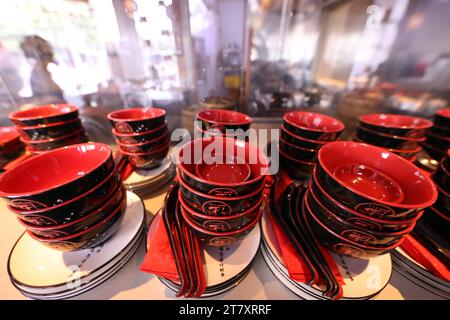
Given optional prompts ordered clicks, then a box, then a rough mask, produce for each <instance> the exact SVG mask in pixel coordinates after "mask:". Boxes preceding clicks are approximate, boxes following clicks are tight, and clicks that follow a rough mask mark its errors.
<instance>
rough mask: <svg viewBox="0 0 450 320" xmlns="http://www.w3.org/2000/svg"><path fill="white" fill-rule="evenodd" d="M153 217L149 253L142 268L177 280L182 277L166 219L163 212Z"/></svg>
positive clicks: (148, 235) (148, 242)
mask: <svg viewBox="0 0 450 320" xmlns="http://www.w3.org/2000/svg"><path fill="white" fill-rule="evenodd" d="M153 219H154V221H152V224H151V226H150V230H149V231H148V234H147V245H148V250H147V254H146V255H145V258H144V261H143V262H142V264H141V267H140V270H141V271H144V272H148V273H152V274H154V275H157V276H159V277H164V278H167V279H169V280H172V281H177V280H179V278H180V277H179V275H178V270H177V266H176V264H175V258H174V256H173V253H172V248H171V246H170V242H169V237H168V236H167V232H166V227H165V225H164V221H163V219H162V216H161V214H157V215H156V216H155V217H154V218H153Z"/></svg>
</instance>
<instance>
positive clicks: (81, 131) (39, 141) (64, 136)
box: [20, 128, 84, 144]
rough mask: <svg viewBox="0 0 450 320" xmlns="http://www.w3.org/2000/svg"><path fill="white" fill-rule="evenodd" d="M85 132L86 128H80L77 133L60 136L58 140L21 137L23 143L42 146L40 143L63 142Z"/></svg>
mask: <svg viewBox="0 0 450 320" xmlns="http://www.w3.org/2000/svg"><path fill="white" fill-rule="evenodd" d="M83 132H84V128H80V129H78V130H77V131H75V132H71V133H68V134H65V135H63V136H59V137H56V138H50V139H45V140H29V139H27V138H25V137H24V136H21V137H20V141H22V142H23V143H25V144H40V143H48V142H55V141H61V140H64V139H67V138H71V137H73V136H76V135H77V134H80V133H83Z"/></svg>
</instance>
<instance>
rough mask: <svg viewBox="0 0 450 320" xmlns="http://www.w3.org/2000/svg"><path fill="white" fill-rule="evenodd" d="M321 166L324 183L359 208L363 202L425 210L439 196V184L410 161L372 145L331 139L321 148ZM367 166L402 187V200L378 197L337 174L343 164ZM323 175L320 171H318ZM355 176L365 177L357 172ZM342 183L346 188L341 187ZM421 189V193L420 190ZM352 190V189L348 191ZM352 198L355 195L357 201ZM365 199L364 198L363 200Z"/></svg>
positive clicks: (396, 207) (356, 177) (335, 193)
mask: <svg viewBox="0 0 450 320" xmlns="http://www.w3.org/2000/svg"><path fill="white" fill-rule="evenodd" d="M318 160H319V164H320V168H319V169H323V171H325V176H326V179H325V180H326V181H325V182H327V183H325V185H326V186H327V188H329V190H330V191H331V192H332V194H333V196H334V195H336V196H338V198H340V199H341V200H344V198H348V199H349V200H348V201H347V202H351V203H350V204H349V205H353V206H355V207H357V206H358V205H359V204H361V203H364V202H366V203H377V204H382V205H384V206H387V207H389V208H391V209H392V210H393V211H395V212H397V211H399V212H403V211H405V209H406V210H410V209H418V210H420V209H423V208H426V207H429V206H430V205H432V204H433V203H434V202H435V201H436V199H437V190H436V187H435V185H434V183H433V181H431V179H430V178H428V177H426V176H425V175H424V174H423V173H422V172H421V171H420V170H419V169H418V168H417V167H416V166H415V165H413V164H412V163H410V162H409V161H407V160H405V159H403V158H401V157H399V156H397V155H395V154H393V153H391V152H388V151H387V150H385V149H382V148H378V147H375V146H372V145H368V144H364V143H357V142H351V141H336V142H330V143H328V144H326V145H325V146H323V147H322V148H321V149H320V150H319V156H318ZM354 164H357V165H364V166H367V167H369V168H371V169H372V170H374V171H377V172H379V173H380V174H383V175H384V176H385V177H389V178H390V179H391V180H393V181H395V182H396V184H397V185H398V186H399V188H400V189H401V190H403V194H404V196H403V200H402V201H401V202H393V201H389V200H388V199H383V198H381V199H380V197H377V196H376V195H375V194H372V193H368V192H366V191H367V189H365V188H364V189H361V188H359V187H358V186H356V185H354V184H352V183H350V182H351V181H352V180H351V179H342V177H340V176H339V175H338V174H337V170H338V169H339V167H341V166H343V165H354ZM319 177H320V170H319ZM353 178H354V179H365V178H363V177H361V176H359V175H358V172H354V177H353ZM322 181H324V180H322ZM341 186H342V187H343V188H341ZM418 190H420V192H418ZM348 191H350V192H348ZM350 198H354V200H356V202H359V203H353V202H354V201H353V200H352V199H350ZM364 200H365V201H364Z"/></svg>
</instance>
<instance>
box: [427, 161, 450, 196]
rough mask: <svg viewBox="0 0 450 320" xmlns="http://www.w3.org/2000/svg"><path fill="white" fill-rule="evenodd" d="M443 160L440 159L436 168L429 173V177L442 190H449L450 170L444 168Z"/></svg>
mask: <svg viewBox="0 0 450 320" xmlns="http://www.w3.org/2000/svg"><path fill="white" fill-rule="evenodd" d="M443 162H444V161H442V162H441V163H440V164H439V165H438V167H437V168H436V170H435V171H434V172H433V173H432V174H431V177H432V179H433V181H434V183H436V185H437V186H438V187H441V189H444V190H450V172H449V171H448V170H447V168H445V166H444V164H443Z"/></svg>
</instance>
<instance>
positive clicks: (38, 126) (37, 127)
mask: <svg viewBox="0 0 450 320" xmlns="http://www.w3.org/2000/svg"><path fill="white" fill-rule="evenodd" d="M75 122H80V123H81V119H80V118H75V119H70V120H67V121H59V122H50V123H44V124H37V125H35V126H18V129H19V130H24V131H26V130H36V129H46V128H52V127H57V126H62V125H66V124H72V123H75Z"/></svg>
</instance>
